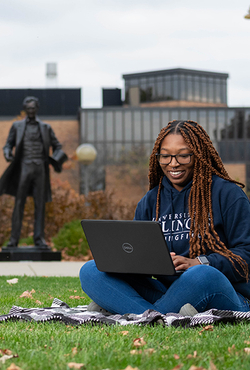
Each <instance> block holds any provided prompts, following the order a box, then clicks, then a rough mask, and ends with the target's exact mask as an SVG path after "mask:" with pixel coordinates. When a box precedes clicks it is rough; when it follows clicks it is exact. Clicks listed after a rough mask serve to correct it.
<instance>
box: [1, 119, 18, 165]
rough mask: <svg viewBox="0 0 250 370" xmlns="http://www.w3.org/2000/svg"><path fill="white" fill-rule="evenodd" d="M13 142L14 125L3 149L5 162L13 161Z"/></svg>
mask: <svg viewBox="0 0 250 370" xmlns="http://www.w3.org/2000/svg"><path fill="white" fill-rule="evenodd" d="M15 142H16V128H15V126H14V125H12V127H11V129H10V132H9V135H8V137H7V140H6V143H5V145H4V147H3V155H4V157H5V159H6V161H7V162H12V161H13V159H14V156H13V154H12V149H13V147H14V146H15Z"/></svg>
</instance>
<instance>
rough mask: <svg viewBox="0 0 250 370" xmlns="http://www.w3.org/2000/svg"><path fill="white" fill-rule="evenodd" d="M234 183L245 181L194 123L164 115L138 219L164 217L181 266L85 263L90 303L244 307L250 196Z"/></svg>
mask: <svg viewBox="0 0 250 370" xmlns="http://www.w3.org/2000/svg"><path fill="white" fill-rule="evenodd" d="M237 185H240V186H242V187H243V186H244V185H243V184H241V183H238V182H236V181H234V180H232V179H231V178H230V177H229V175H228V173H227V172H226V170H225V168H224V166H223V163H222V161H221V158H220V157H219V155H218V153H217V151H216V149H215V148H214V146H213V144H212V141H211V140H210V138H209V136H208V134H207V133H206V131H205V130H204V129H203V128H202V127H201V126H200V125H199V124H198V123H196V122H194V121H171V122H169V123H168V125H167V126H166V127H164V128H163V129H162V130H161V131H160V133H159V135H158V137H157V139H156V141H155V145H154V148H153V151H152V153H151V156H150V162H149V191H148V192H147V194H146V195H145V196H144V197H143V198H142V199H141V201H140V202H139V203H138V205H137V208H136V212H135V220H152V221H158V222H159V223H160V224H161V227H162V231H163V234H164V236H165V240H166V242H167V246H168V248H169V250H170V253H171V256H172V260H173V264H174V266H175V269H176V272H180V271H182V272H183V271H184V272H183V273H182V274H177V273H176V275H175V276H159V275H157V276H156V277H154V278H152V277H150V276H142V275H139V274H138V275H133V276H131V275H130V274H122V275H121V274H120V275H119V274H110V273H105V272H101V271H98V270H97V268H96V265H95V262H94V261H90V262H87V263H86V264H85V265H84V266H83V267H82V269H81V271H80V280H81V285H82V289H83V290H84V291H85V292H86V293H87V294H88V295H89V297H90V298H91V299H93V300H94V301H95V302H96V304H95V305H94V310H98V307H99V308H100V309H101V310H102V309H103V308H104V309H105V310H107V311H108V312H111V313H119V314H125V313H128V312H133V313H137V314H139V313H142V312H144V311H145V310H148V309H152V310H156V311H159V312H161V313H164V314H165V313H168V312H180V313H182V314H183V310H184V309H185V308H186V307H187V306H186V304H188V310H187V311H186V313H187V314H188V315H194V314H195V313H197V312H202V311H206V310H208V309H212V308H216V309H220V310H233V311H242V312H246V311H249V302H250V283H249V282H248V270H249V264H250V225H249V221H248V220H249V219H250V203H249V200H248V198H247V196H246V195H245V193H244V192H243V191H242V189H241V188H240V187H239V186H237ZM152 253H154V246H153V245H152ZM98 305H99V306H98ZM91 307H92V308H93V304H92V306H91ZM101 307H103V308H101ZM183 307H184V308H183ZM184 312H185V311H184Z"/></svg>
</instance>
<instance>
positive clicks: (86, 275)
mask: <svg viewBox="0 0 250 370" xmlns="http://www.w3.org/2000/svg"><path fill="white" fill-rule="evenodd" d="M96 270H97V268H96V264H95V261H94V260H91V261H88V262H86V263H85V264H84V265H83V266H82V267H81V269H80V272H79V278H80V282H81V286H82V288H83V287H84V286H85V285H86V284H87V283H88V282H90V281H91V280H92V279H93V275H94V274H95V273H96ZM97 271H98V270H97Z"/></svg>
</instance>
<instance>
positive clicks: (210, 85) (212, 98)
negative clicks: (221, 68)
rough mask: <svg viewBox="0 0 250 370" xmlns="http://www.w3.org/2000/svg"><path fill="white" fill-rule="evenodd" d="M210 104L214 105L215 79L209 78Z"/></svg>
mask: <svg viewBox="0 0 250 370" xmlns="http://www.w3.org/2000/svg"><path fill="white" fill-rule="evenodd" d="M208 102H209V103H214V80H213V78H211V77H209V78H208Z"/></svg>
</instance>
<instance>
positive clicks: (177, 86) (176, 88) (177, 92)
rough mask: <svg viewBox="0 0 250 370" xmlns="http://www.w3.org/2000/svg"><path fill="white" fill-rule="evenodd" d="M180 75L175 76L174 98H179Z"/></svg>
mask: <svg viewBox="0 0 250 370" xmlns="http://www.w3.org/2000/svg"><path fill="white" fill-rule="evenodd" d="M178 82H179V81H178V76H177V75H174V76H173V98H174V100H179V83H178Z"/></svg>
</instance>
